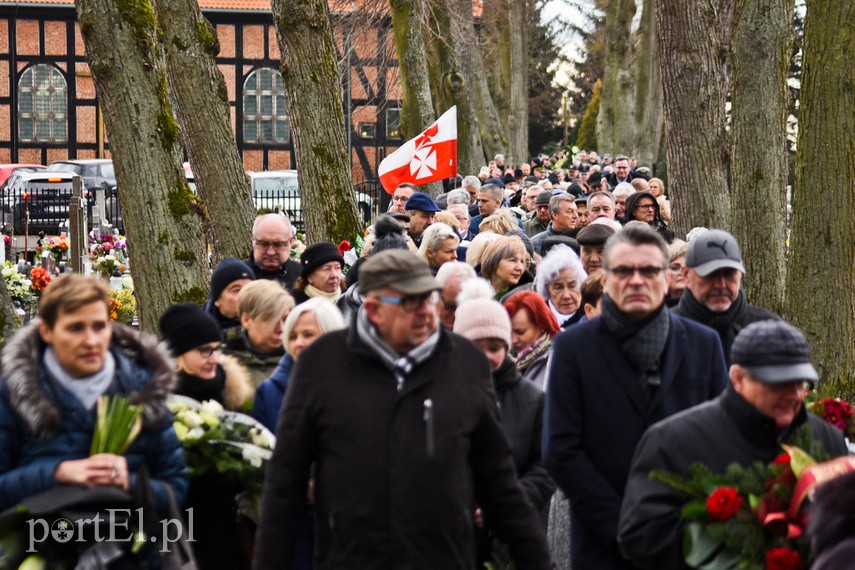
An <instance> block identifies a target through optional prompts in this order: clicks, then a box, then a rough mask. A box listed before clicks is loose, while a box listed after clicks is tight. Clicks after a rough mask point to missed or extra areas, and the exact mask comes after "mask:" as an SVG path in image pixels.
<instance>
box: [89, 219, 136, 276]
mask: <svg viewBox="0 0 855 570" xmlns="http://www.w3.org/2000/svg"><path fill="white" fill-rule="evenodd" d="M127 248H128V246H127V242H126V241H125V238H124V236H120V235H113V234H110V233H106V234H105V233H95V230H92V231H91V232H89V259H90V261H91V262H92V271H94V272H96V273H98V274H99V275H101V276H102V277H104V278H105V279H109V278H110V277H112V276H113V273H114V272H116V271H118V272H119V273H124V272H125V271H126V270H127V263H126V261H127Z"/></svg>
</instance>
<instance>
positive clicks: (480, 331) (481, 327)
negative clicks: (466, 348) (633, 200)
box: [454, 299, 511, 347]
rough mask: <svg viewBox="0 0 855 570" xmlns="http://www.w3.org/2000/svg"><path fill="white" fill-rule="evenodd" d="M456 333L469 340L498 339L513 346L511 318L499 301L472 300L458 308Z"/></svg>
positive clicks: (455, 314) (455, 318) (455, 319)
mask: <svg viewBox="0 0 855 570" xmlns="http://www.w3.org/2000/svg"><path fill="white" fill-rule="evenodd" d="M454 332H456V333H457V334H459V335H462V336H465V337H466V338H468V339H469V340H478V339H479V338H497V339H499V340H501V341H503V342H504V343H505V345H506V346H508V347H510V346H511V318H510V317H509V316H508V311H507V310H506V309H505V307H503V306H502V304H501V303H499V302H498V301H494V300H492V299H472V300H470V301H466V302H465V303H463V304H461V305H460V306H459V307H457V311H456V312H455V313H454Z"/></svg>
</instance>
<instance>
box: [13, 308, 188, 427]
mask: <svg viewBox="0 0 855 570" xmlns="http://www.w3.org/2000/svg"><path fill="white" fill-rule="evenodd" d="M44 348H45V344H44V342H43V341H42V339H41V336H40V335H39V331H38V326H37V323H36V322H33V323H31V324H29V325H27V326H26V327H23V328H21V329H19V330H18V331H17V332H16V333H15V335H14V336H13V337H12V338H11V340H10V341H9V342H8V343H7V345H6V347H5V349H4V350H3V357H2V367H3V371H4V372H3V377H4V383H5V388H6V393H7V395H8V399H9V405H10V407H11V408H12V410H13V411H14V412H15V414H16V415H17V416H18V419H19V421H20V422H21V423H22V424H23V425H24V426H26V427H27V428H28V429H29V430H30V431H31V432H32V433H34V434H36V435H37V436H39V437H50V436H52V435H54V434H55V433H56V431H57V430H58V429H59V427H60V424H61V421H62V418H61V415H60V411H59V410H58V409H57V407H56V406H55V405H54V403H53V402H52V401H51V399H50V398H49V397H48V396H47V394H45V392H44V390H43V389H42V386H41V385H40V382H39V378H40V377H42V375H43V372H44V371H43V370H42V368H43V365H42V362H41V358H42V353H43V352H44ZM110 349H111V350H112V351H113V353H114V355H116V354H117V353H118V356H119V358H118V359H117V362H116V372H117V373H118V374H125V375H127V376H128V377H129V378H128V381H129V382H130V383H131V384H132V391H131V394H130V396H131V398H130V399H131V402H132V403H134V404H141V405H142V406H143V423H144V425H151V424H153V423H155V422H156V421H157V420H158V419H160V417H161V416H163V414H164V413H166V411H167V408H166V399H167V397H168V396H169V394H170V393H171V392H172V389H173V386H174V385H175V371H174V367H173V364H172V360H171V359H170V358H169V352H168V350H167V348H166V346H165V345H164V344H159V343H158V340H157V338H156V337H155V336H153V335H151V334H148V333H139V332H137V331H135V330H134V329H132V328H130V327H128V326H125V325H122V324H120V323H115V322H114V323H113V340H112V343H111V345H110ZM122 357H124V358H122ZM142 370H146V371H147V372H146V376H147V381H145V383H144V384H143V383H142V381H141V380H137V379H136V377H137V376H138V372H140V371H142Z"/></svg>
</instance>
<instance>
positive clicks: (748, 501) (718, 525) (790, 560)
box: [650, 429, 855, 570]
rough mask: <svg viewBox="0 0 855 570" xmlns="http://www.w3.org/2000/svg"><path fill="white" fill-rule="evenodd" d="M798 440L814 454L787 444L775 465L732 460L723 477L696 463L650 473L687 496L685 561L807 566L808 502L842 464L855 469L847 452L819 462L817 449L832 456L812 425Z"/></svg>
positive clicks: (711, 565)
mask: <svg viewBox="0 0 855 570" xmlns="http://www.w3.org/2000/svg"><path fill="white" fill-rule="evenodd" d="M796 439H797V440H798V442H799V443H800V444H802V445H803V446H804V448H807V449H809V451H810V453H808V452H806V451H804V450H803V448H802V447H797V446H788V445H785V446H783V448H784V452H783V453H781V454H780V455H779V456H778V457H776V458H775V460H774V461H772V462H771V463H768V464H767V463H763V462H755V463H753V464H751V465H748V466H742V465H739V464H736V463H733V464H731V465H730V466H728V468H727V471H726V472H725V473H723V474H716V473H713V472H712V471H710V469H709V468H708V467H706V466H705V465H703V464H699V463H696V464H693V465H692V466H691V476H690V477H681V476H679V475H675V474H673V473H667V472H663V471H654V472H653V473H651V475H650V477H651V479H654V480H656V481H659V482H660V483H663V484H665V485H666V486H668V487H671V488H672V489H674V490H676V491H678V492H680V493H682V494H684V495H686V497H687V498H688V501H687V502H686V504H685V505H684V506H683V509H682V512H681V515H682V518H683V519H684V520H685V521H686V522H687V524H686V528H685V532H684V540H683V548H684V550H683V554H684V557H685V561H686V564H688V565H689V566H690V567H692V568H705V569H709V570H716V569H726V568H740V569H744V570H763V569H767V570H803V569H804V568H807V567H808V566H809V564H810V561H811V551H810V542H809V540H808V539H807V537H806V536H805V535H804V529H805V526H806V519H805V516H804V512H803V510H802V506H803V504H804V501H805V499H806V498H807V497H808V495H809V493H810V491H812V489H813V488H814V487H815V486H816V485H817V484H819V483H820V482H822V481H823V480H826V479H828V478H831V477H832V476H834V475H839V474H840V472H841V471H840V469H850V468H851V469H855V460H853V459H850V458H848V457H845V458H838V459H837V460H834V461H832V462H828V463H817V462H816V460H815V459H814V458H813V457H812V454H813V456H814V457H821V458H827V453H826V452H825V451H824V449H823V448H822V447H821V446H820V445H819V444H818V443H816V442H815V441H813V440H812V439H811V438H810V433H809V430H804V429H803V430H800V431H799V432H798V433H797V435H796ZM841 461H843V462H847V463H846V464H845V465H844V464H843V463H839V462H841ZM832 464H833V465H832ZM829 466H830V467H829ZM832 472H834V475H832Z"/></svg>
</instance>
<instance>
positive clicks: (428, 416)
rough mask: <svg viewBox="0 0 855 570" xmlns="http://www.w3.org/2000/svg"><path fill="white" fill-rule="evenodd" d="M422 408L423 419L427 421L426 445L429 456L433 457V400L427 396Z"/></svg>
mask: <svg viewBox="0 0 855 570" xmlns="http://www.w3.org/2000/svg"><path fill="white" fill-rule="evenodd" d="M422 409H423V413H422V419H423V420H424V422H425V447H426V448H427V454H428V457H433V452H434V441H433V401H432V400H431V399H430V398H427V399H426V400H425V403H424V406H423V408H422Z"/></svg>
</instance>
